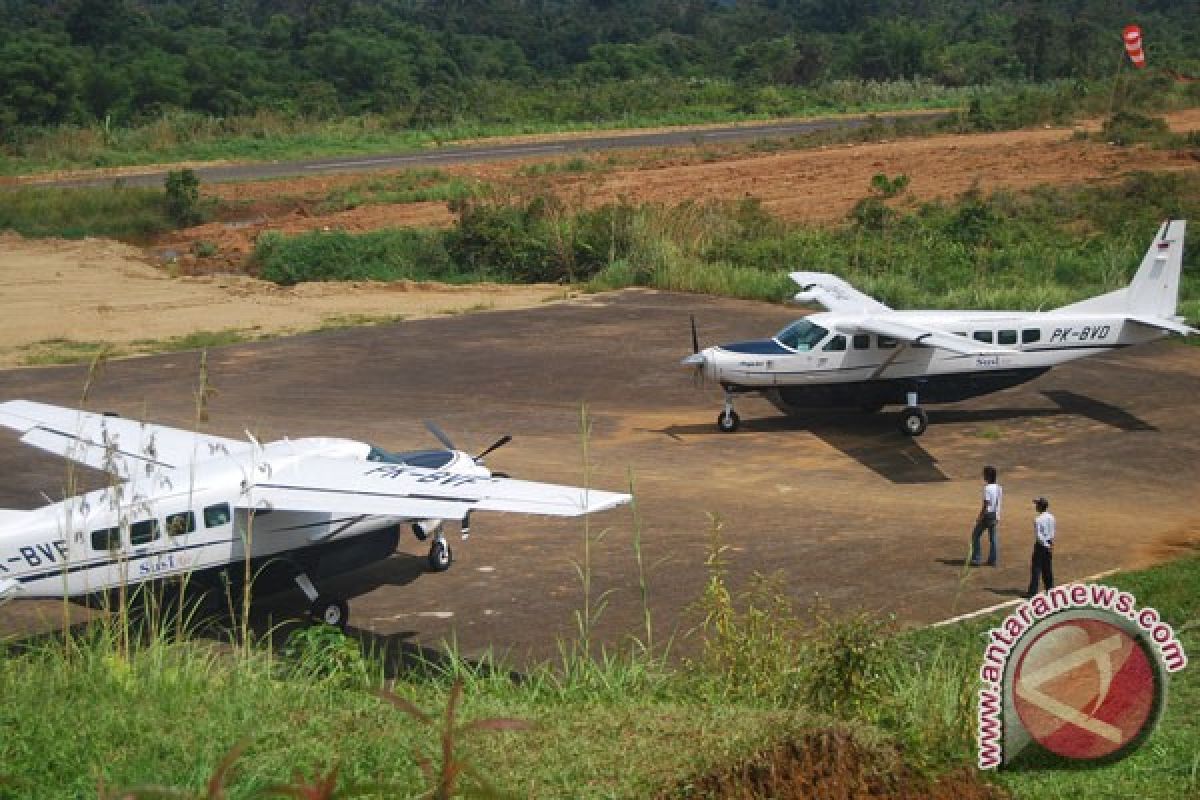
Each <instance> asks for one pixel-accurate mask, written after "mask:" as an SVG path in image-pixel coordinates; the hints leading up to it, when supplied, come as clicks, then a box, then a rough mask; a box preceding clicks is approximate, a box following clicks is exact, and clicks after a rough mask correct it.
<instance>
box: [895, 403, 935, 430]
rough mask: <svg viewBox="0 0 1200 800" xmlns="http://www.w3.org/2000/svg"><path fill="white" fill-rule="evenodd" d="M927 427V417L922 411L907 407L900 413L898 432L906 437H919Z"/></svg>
mask: <svg viewBox="0 0 1200 800" xmlns="http://www.w3.org/2000/svg"><path fill="white" fill-rule="evenodd" d="M928 427H929V417H928V416H926V414H925V411H924V410H923V409H920V408H917V407H916V406H909V407H908V408H906V409H904V410H903V411H901V412H900V432H901V433H903V434H905V435H906V436H920V435H921V434H922V433H924V432H925V429H926V428H928Z"/></svg>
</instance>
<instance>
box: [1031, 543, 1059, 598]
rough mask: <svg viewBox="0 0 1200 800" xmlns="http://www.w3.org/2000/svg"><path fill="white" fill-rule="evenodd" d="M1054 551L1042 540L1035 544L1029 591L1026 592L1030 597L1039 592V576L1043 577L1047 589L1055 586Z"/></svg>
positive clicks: (1044, 586) (1043, 583)
mask: <svg viewBox="0 0 1200 800" xmlns="http://www.w3.org/2000/svg"><path fill="white" fill-rule="evenodd" d="M1053 556H1054V551H1053V550H1051V549H1050V548H1049V547H1046V546H1045V545H1044V544H1042V543H1041V542H1034V544H1033V559H1032V560H1031V562H1030V564H1029V591H1028V592H1026V594H1028V595H1029V596H1030V597H1033V596H1034V595H1035V594H1037V591H1038V577H1039V576H1040V577H1041V579H1042V586H1043V588H1044V589H1045V590H1046V591H1049V590H1051V589H1053V588H1054V559H1053Z"/></svg>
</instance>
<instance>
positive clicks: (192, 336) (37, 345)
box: [20, 328, 266, 367]
mask: <svg viewBox="0 0 1200 800" xmlns="http://www.w3.org/2000/svg"><path fill="white" fill-rule="evenodd" d="M262 338H266V337H265V336H264V335H263V334H261V333H259V332H257V331H254V330H247V329H244V328H228V329H226V330H220V331H196V332H194V333H188V334H184V335H182V336H171V337H169V338H166V339H137V340H135V341H133V342H130V343H129V344H127V345H114V344H111V343H109V342H81V341H77V340H74V339H43V340H42V341H39V342H34V343H32V344H29V345H26V346H25V347H24V348H23V349H24V354H23V355H22V357H21V359H20V361H21V364H22V365H23V366H27V367H43V366H53V365H60V364H86V363H88V362H90V361H93V360H94V359H96V358H101V359H109V358H121V357H125V356H135V355H146V354H148V353H174V352H178V351H181V350H204V349H206V348H209V347H221V346H223V345H229V344H237V343H239V342H251V341H256V340H258V339H262Z"/></svg>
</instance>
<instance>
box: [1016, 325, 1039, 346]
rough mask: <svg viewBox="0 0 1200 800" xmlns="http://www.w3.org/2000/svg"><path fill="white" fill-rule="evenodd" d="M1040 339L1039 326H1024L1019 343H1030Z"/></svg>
mask: <svg viewBox="0 0 1200 800" xmlns="http://www.w3.org/2000/svg"><path fill="white" fill-rule="evenodd" d="M1041 340H1042V331H1041V329H1040V328H1026V329H1025V330H1023V331H1021V344H1032V343H1033V342H1040V341H1041Z"/></svg>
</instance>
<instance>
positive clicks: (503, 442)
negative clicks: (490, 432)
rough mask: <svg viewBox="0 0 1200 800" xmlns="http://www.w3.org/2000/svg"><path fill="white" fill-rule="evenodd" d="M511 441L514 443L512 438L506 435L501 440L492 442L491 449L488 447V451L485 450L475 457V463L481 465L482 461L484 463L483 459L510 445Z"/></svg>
mask: <svg viewBox="0 0 1200 800" xmlns="http://www.w3.org/2000/svg"><path fill="white" fill-rule="evenodd" d="M511 441H512V437H511V436H509V435H508V434H507V433H506V434H504V435H503V436H501V437H500V438H499V439H497V440H496V441H494V442H492V444H491V446H490V447H488V448H487V449H486V450H484V451H483V452H482V453H480V454H479V455H477V456H475V462H476V463H479V462H480V461H483V457H484V456H486V455H487V454H488V453H491V452H492V451H494V450H499V449H500V448H501V447H504V445H506V444H508V443H509V442H511Z"/></svg>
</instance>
